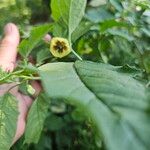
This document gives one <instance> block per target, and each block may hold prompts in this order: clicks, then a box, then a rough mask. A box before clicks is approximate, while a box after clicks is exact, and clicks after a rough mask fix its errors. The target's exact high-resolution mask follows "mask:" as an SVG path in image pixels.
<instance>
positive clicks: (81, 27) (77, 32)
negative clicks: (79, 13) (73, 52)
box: [72, 21, 93, 42]
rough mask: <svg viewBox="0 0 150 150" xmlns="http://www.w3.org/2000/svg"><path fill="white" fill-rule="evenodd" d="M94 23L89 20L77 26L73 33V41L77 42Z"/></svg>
mask: <svg viewBox="0 0 150 150" xmlns="http://www.w3.org/2000/svg"><path fill="white" fill-rule="evenodd" d="M92 25H93V23H90V22H88V21H82V22H81V23H80V24H79V26H78V27H77V28H76V30H75V31H74V32H73V33H72V42H75V41H76V40H77V39H78V38H80V37H81V36H82V35H84V34H85V33H87V32H88V31H89V30H90V28H91V27H92Z"/></svg>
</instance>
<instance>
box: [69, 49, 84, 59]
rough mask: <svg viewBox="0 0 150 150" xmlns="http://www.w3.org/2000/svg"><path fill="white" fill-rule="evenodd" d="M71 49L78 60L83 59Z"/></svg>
mask: <svg viewBox="0 0 150 150" xmlns="http://www.w3.org/2000/svg"><path fill="white" fill-rule="evenodd" d="M71 51H72V53H73V54H74V55H75V56H76V57H77V58H78V59H79V60H83V59H82V58H81V57H80V56H79V55H78V54H77V53H76V52H75V51H74V50H73V49H72V50H71Z"/></svg>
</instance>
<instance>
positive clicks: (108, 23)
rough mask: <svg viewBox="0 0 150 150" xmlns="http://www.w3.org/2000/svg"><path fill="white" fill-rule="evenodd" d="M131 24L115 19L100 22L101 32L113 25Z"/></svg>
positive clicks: (125, 25) (124, 25)
mask: <svg viewBox="0 0 150 150" xmlns="http://www.w3.org/2000/svg"><path fill="white" fill-rule="evenodd" d="M128 26H129V25H128V24H127V23H125V22H118V21H116V20H115V19H111V20H106V21H104V22H102V23H101V24H100V32H104V31H106V30H108V29H110V28H113V27H128Z"/></svg>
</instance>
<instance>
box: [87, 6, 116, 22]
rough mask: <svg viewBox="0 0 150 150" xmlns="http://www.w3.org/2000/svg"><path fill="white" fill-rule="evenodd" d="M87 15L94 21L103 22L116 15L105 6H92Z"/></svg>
mask: <svg viewBox="0 0 150 150" xmlns="http://www.w3.org/2000/svg"><path fill="white" fill-rule="evenodd" d="M85 17H86V18H87V19H88V20H90V21H92V22H94V23H98V22H103V21H105V20H110V19H113V18H114V16H113V15H112V14H111V13H110V12H109V11H108V10H107V9H106V8H105V7H100V8H90V9H89V10H88V11H87V13H86V15H85Z"/></svg>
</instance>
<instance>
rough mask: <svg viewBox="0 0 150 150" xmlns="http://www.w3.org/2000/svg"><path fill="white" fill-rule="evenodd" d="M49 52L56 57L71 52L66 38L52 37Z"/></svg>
mask: <svg viewBox="0 0 150 150" xmlns="http://www.w3.org/2000/svg"><path fill="white" fill-rule="evenodd" d="M50 52H51V53H52V54H53V55H54V56H55V57H58V58H62V57H65V56H67V55H68V54H69V53H70V52H71V48H70V46H69V42H68V40H67V39H64V38H60V37H54V38H52V40H51V44H50Z"/></svg>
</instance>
